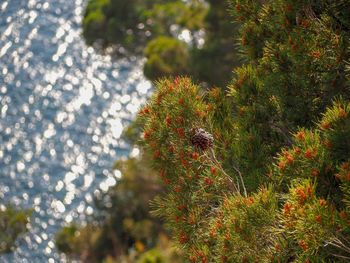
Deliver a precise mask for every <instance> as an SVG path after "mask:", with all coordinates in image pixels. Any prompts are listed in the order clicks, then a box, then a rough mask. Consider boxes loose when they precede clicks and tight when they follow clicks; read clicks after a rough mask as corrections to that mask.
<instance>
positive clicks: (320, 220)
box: [315, 215, 322, 224]
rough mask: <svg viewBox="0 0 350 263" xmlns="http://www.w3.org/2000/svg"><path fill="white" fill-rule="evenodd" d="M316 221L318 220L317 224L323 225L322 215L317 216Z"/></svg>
mask: <svg viewBox="0 0 350 263" xmlns="http://www.w3.org/2000/svg"><path fill="white" fill-rule="evenodd" d="M315 220H316V222H317V223H319V224H322V217H321V215H317V216H315Z"/></svg>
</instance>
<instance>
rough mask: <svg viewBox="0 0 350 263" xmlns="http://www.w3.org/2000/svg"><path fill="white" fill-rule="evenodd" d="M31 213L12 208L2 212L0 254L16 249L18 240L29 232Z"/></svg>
mask: <svg viewBox="0 0 350 263" xmlns="http://www.w3.org/2000/svg"><path fill="white" fill-rule="evenodd" d="M30 215H31V211H28V210H17V209H15V208H14V207H12V206H8V207H6V209H4V210H0V254H1V253H8V252H10V251H11V250H13V249H14V248H15V241H16V239H17V238H18V237H19V236H20V235H22V234H24V233H25V232H26V231H27V223H28V220H29V217H30Z"/></svg>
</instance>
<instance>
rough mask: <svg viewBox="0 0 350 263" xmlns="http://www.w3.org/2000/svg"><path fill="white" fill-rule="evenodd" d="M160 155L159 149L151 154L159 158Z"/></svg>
mask: <svg viewBox="0 0 350 263" xmlns="http://www.w3.org/2000/svg"><path fill="white" fill-rule="evenodd" d="M160 156H161V153H160V150H156V151H155V152H154V154H153V157H154V158H156V159H157V158H159V157H160Z"/></svg>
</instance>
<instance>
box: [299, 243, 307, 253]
mask: <svg viewBox="0 0 350 263" xmlns="http://www.w3.org/2000/svg"><path fill="white" fill-rule="evenodd" d="M299 246H300V247H301V248H302V249H303V250H304V251H306V250H308V248H309V246H308V245H307V244H306V242H305V241H304V240H301V241H299Z"/></svg>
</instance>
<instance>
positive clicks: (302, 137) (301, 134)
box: [296, 131, 305, 141]
mask: <svg viewBox="0 0 350 263" xmlns="http://www.w3.org/2000/svg"><path fill="white" fill-rule="evenodd" d="M296 137H297V139H298V140H300V141H303V140H304V139H305V132H303V131H300V132H298V133H297V134H296Z"/></svg>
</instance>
